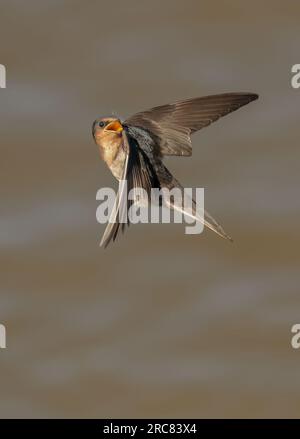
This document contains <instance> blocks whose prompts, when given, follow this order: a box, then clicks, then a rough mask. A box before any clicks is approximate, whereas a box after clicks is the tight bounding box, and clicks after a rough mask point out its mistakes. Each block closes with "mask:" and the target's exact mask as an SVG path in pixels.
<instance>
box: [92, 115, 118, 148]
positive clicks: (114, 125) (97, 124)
mask: <svg viewBox="0 0 300 439" xmlns="http://www.w3.org/2000/svg"><path fill="white" fill-rule="evenodd" d="M122 131H123V126H122V124H121V122H120V120H119V119H118V118H116V117H113V116H110V117H101V118H99V119H96V120H95V121H94V123H93V136H94V139H95V141H96V143H98V142H99V141H100V142H101V141H104V142H105V140H109V141H110V140H111V139H117V138H120V137H121V136H122Z"/></svg>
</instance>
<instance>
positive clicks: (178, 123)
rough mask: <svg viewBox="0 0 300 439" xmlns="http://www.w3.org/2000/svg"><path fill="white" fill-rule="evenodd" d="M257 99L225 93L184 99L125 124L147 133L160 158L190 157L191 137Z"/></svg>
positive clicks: (135, 117) (134, 116)
mask: <svg viewBox="0 0 300 439" xmlns="http://www.w3.org/2000/svg"><path fill="white" fill-rule="evenodd" d="M257 98H258V95H257V94H253V93H224V94H218V95H212V96H204V97H201V98H193V99H186V100H184V101H178V102H175V103H173V104H167V105H161V106H159V107H154V108H151V109H150V110H146V111H142V112H140V113H136V114H135V115H133V116H131V117H129V118H128V119H127V120H126V121H125V122H124V124H125V125H126V124H127V125H132V126H137V127H141V128H144V129H146V130H148V131H149V132H150V133H151V134H152V135H154V136H155V140H156V142H157V143H158V146H159V148H160V153H161V154H162V155H182V156H190V155H191V154H192V142H191V137H190V136H191V134H193V133H194V132H195V131H198V130H201V128H204V127H206V126H208V125H210V124H211V123H212V122H215V121H216V120H218V119H219V118H220V117H222V116H225V115H226V114H228V113H231V112H232V111H235V110H237V109H238V108H240V107H242V106H243V105H246V104H248V103H249V102H251V101H253V100H255V99H257Z"/></svg>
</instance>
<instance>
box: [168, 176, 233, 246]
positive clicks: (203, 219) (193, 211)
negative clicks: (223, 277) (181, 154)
mask: <svg viewBox="0 0 300 439" xmlns="http://www.w3.org/2000/svg"><path fill="white" fill-rule="evenodd" d="M171 186H173V188H174V187H177V188H180V190H181V191H182V194H183V196H182V199H183V197H187V195H186V193H184V188H183V187H182V186H181V185H180V183H179V182H178V181H177V180H175V179H174V180H173V184H172V185H171ZM190 201H191V203H189V204H190V205H191V207H190V208H187V207H186V205H187V204H188V203H184V204H183V203H182V202H179V203H176V200H174V199H172V198H171V197H169V198H167V199H165V203H166V205H167V206H168V207H169V208H170V209H174V210H177V211H179V212H181V213H183V214H184V215H186V216H188V217H190V218H193V219H194V220H195V221H198V222H200V223H201V224H204V226H205V227H207V228H208V229H210V230H212V231H213V232H215V233H216V234H217V235H219V236H221V237H222V238H225V239H228V240H229V241H231V242H233V239H232V238H231V237H230V236H229V235H227V233H226V232H225V231H224V229H223V227H222V226H221V224H219V223H218V222H217V221H216V220H215V219H214V218H213V217H212V216H211V215H210V214H209V213H208V212H207V211H206V210H204V211H203V210H202V211H201V209H200V208H199V206H197V203H196V201H195V200H194V199H191V198H190Z"/></svg>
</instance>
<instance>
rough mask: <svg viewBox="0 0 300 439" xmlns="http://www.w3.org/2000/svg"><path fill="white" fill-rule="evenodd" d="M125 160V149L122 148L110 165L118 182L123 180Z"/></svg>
mask: <svg viewBox="0 0 300 439" xmlns="http://www.w3.org/2000/svg"><path fill="white" fill-rule="evenodd" d="M125 159H126V155H125V152H124V150H123V148H120V151H119V152H118V154H117V156H116V158H115V159H114V161H113V162H112V164H111V165H110V170H111V172H112V174H113V176H114V177H116V179H117V180H122V176H123V169H124V165H125Z"/></svg>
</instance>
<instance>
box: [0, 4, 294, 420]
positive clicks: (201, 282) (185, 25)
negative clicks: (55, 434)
mask: <svg viewBox="0 0 300 439" xmlns="http://www.w3.org/2000/svg"><path fill="white" fill-rule="evenodd" d="M299 18H300V4H299V3H297V2H295V1H292V0H289V1H286V2H282V1H274V0H272V1H270V0H269V1H265V2H263V3H262V2H260V1H256V0H255V1H252V2H251V3H246V2H244V1H237V0H235V1H233V0H232V1H230V0H226V1H225V0H224V1H222V2H220V1H212V0H209V1H208V0H207V1H206V0H205V1H190V0H186V1H184V2H181V1H163V2H162V1H151V2H140V1H128V2H121V1H114V2H108V1H87V2H83V1H75V0H74V1H53V0H52V1H50V0H48V1H43V2H40V1H27V2H21V1H16V0H13V1H12V0H10V1H2V2H1V16H0V63H2V64H5V65H6V68H7V89H2V90H0V127H1V129H0V139H1V142H0V148H1V161H0V179H1V184H0V193H1V215H0V245H1V250H0V267H1V295H0V322H1V323H3V324H5V325H6V329H7V349H6V350H4V349H2V350H0V389H1V392H0V416H1V417H266V416H268V417H278V416H281V417H291V416H298V415H299V410H300V380H299V376H300V367H299V366H300V351H297V350H293V349H292V348H291V345H290V340H291V332H290V331H291V326H292V325H293V324H294V323H299V322H300V292H299V278H300V275H299V245H300V242H299V213H300V205H299V193H298V191H299V160H300V152H299V145H298V143H299V104H300V91H298V90H293V89H292V88H291V85H290V79H291V73H290V70H291V66H292V65H293V64H296V63H299V62H300V58H299ZM226 91H253V92H257V93H259V94H260V100H259V101H257V102H255V103H252V104H250V105H249V106H247V107H244V108H243V109H241V110H239V111H238V112H236V113H233V114H232V115H230V116H228V117H226V118H224V119H222V120H221V121H219V122H218V123H216V124H214V125H212V126H211V127H209V128H208V129H206V130H203V131H201V132H200V133H198V134H197V135H195V136H194V138H193V145H194V149H193V157H192V158H181V159H180V158H169V159H168V160H167V165H168V167H169V168H170V169H171V170H172V171H174V174H175V175H176V177H177V178H178V179H179V180H180V181H181V182H182V183H183V184H184V185H185V186H187V187H191V186H193V187H205V191H206V192H205V196H206V207H207V209H208V210H209V211H210V212H211V213H212V214H213V215H215V217H216V218H217V219H218V220H219V221H220V222H221V223H222V224H223V225H224V227H225V229H226V231H227V232H228V233H229V234H231V235H232V236H233V238H234V244H233V245H231V244H230V243H227V242H226V241H224V240H222V239H221V238H219V237H217V236H215V235H214V234H213V233H211V232H209V231H206V232H205V233H204V234H203V235H199V236H193V235H190V236H188V235H185V234H184V227H183V226H182V225H174V224H173V225H138V226H133V227H130V230H128V231H127V232H126V234H125V235H124V236H123V237H121V239H119V240H118V242H117V243H116V244H115V245H113V246H111V247H109V248H108V249H107V250H103V249H102V248H101V249H100V248H99V247H98V243H99V241H100V238H101V235H102V233H103V231H104V226H101V225H99V224H97V223H96V219H95V212H96V207H97V202H96V199H95V196H96V191H97V190H98V189H99V188H100V187H102V186H112V185H113V186H114V187H116V184H115V181H113V178H112V176H111V174H110V172H109V171H108V170H107V169H106V167H105V165H104V163H102V162H101V161H100V158H99V157H98V152H97V149H96V147H95V145H94V143H93V140H92V137H91V124H92V122H93V120H94V119H95V118H96V117H97V116H100V115H102V114H107V113H111V112H112V111H115V112H116V113H118V114H120V115H121V116H124V117H125V116H127V115H130V114H132V113H134V112H136V111H139V110H142V109H146V108H149V107H151V106H154V105H159V104H164V103H168V102H170V101H174V100H176V99H181V98H187V97H196V96H199V95H206V94H214V93H219V92H226Z"/></svg>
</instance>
